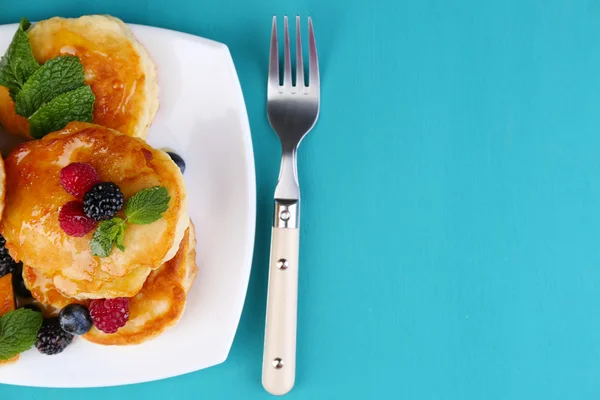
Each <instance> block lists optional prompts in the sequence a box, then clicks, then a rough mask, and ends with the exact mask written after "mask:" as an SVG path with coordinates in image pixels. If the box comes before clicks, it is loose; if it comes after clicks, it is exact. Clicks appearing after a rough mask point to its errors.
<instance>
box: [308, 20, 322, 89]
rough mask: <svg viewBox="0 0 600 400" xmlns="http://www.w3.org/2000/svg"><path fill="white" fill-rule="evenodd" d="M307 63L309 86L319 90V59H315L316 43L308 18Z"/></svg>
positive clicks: (310, 21)
mask: <svg viewBox="0 0 600 400" xmlns="http://www.w3.org/2000/svg"><path fill="white" fill-rule="evenodd" d="M308 62H309V69H308V73H309V74H310V82H309V86H311V87H313V86H314V87H315V89H317V90H318V89H319V58H318V57H317V43H316V42H315V32H314V30H313V23H312V18H311V17H308Z"/></svg>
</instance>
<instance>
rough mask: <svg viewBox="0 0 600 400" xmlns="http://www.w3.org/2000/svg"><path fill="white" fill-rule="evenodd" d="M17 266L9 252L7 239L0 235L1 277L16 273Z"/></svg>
mask: <svg viewBox="0 0 600 400" xmlns="http://www.w3.org/2000/svg"><path fill="white" fill-rule="evenodd" d="M16 266H17V263H16V262H15V260H13V259H12V257H11V256H10V254H8V249H7V248H6V239H4V236H2V235H0V277H3V276H4V275H6V274H9V273H14V272H15V269H16Z"/></svg>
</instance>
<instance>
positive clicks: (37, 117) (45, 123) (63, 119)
mask: <svg viewBox="0 0 600 400" xmlns="http://www.w3.org/2000/svg"><path fill="white" fill-rule="evenodd" d="M95 100H96V97H95V96H94V93H92V89H91V88H90V87H89V86H82V87H80V88H79V89H75V90H71V91H70V92H67V93H63V94H61V95H59V96H57V97H55V98H54V99H52V100H51V101H49V102H48V103H46V104H44V105H42V106H41V107H40V108H39V109H38V110H37V111H36V112H35V113H33V115H32V116H31V117H30V118H29V122H30V128H29V129H30V132H31V136H33V137H34V138H35V139H40V138H42V137H43V136H44V135H46V134H47V133H50V132H54V131H57V130H59V129H62V128H64V127H65V126H67V124H68V123H69V122H72V121H82V122H92V118H93V115H92V112H93V110H94V101H95Z"/></svg>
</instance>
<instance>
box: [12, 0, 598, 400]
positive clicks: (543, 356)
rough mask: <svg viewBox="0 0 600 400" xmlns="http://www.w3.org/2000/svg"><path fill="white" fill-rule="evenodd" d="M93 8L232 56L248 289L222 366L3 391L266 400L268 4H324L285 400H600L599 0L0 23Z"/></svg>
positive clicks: (157, 13)
mask: <svg viewBox="0 0 600 400" xmlns="http://www.w3.org/2000/svg"><path fill="white" fill-rule="evenodd" d="M89 13H110V14H113V15H116V16H118V17H120V18H122V19H124V20H125V21H127V22H132V23H140V24H148V25H155V26H160V27H166V28H171V29H176V30H180V31H184V32H189V33H193V34H197V35H201V36H205V37H208V38H212V39H215V40H218V41H221V42H224V43H226V44H227V45H228V46H229V48H230V49H231V52H232V54H233V58H234V61H235V63H236V65H237V69H238V72H239V75H240V79H241V82H242V86H243V90H244V95H245V97H246V102H247V106H248V112H249V116H250V123H251V127H252V130H253V140H254V149H255V153H256V170H257V185H258V223H257V233H256V248H255V256H254V266H253V272H252V278H251V281H250V287H249V291H248V297H247V300H246V305H245V308H244V313H243V316H242V319H241V323H240V327H239V331H238V333H237V336H236V339H235V343H234V345H233V348H232V350H231V354H230V357H229V359H228V360H227V362H226V363H224V364H222V365H220V366H217V367H214V368H211V369H208V370H204V371H200V372H197V373H193V374H189V375H186V376H181V377H177V378H173V379H168V380H164V381H159V382H154V383H149V384H142V385H133V386H127V387H120V388H105V389H93V390H73V391H63V390H49V389H31V388H17V387H10V386H0V398H1V399H48V400H54V399H63V398H64V397H65V396H69V397H70V396H76V398H83V399H87V400H100V399H122V398H123V399H124V398H134V397H135V398H137V396H139V397H140V398H144V399H168V400H170V399H251V400H252V399H264V398H268V397H269V396H268V395H267V394H266V393H265V392H264V391H263V390H262V387H261V385H260V363H261V355H262V341H263V329H264V316H265V312H264V308H265V298H266V277H267V259H268V247H269V246H268V244H269V236H270V228H269V226H270V218H271V199H272V192H273V188H274V185H275V182H276V179H277V172H278V157H279V144H278V140H277V138H276V135H275V134H274V133H273V132H272V131H271V129H270V128H269V125H268V122H267V119H266V116H265V114H266V112H265V97H266V93H265V78H266V72H267V58H268V38H269V29H270V23H271V17H272V15H273V14H277V15H283V14H284V13H288V14H291V15H293V14H296V13H300V14H301V15H303V16H306V15H309V14H310V15H312V16H313V18H314V23H315V29H316V35H317V44H318V47H319V54H320V62H321V76H322V81H323V88H322V111H321V117H320V120H319V122H318V124H317V126H316V128H315V130H314V131H313V133H311V135H309V137H308V138H307V139H306V141H305V142H304V143H303V146H302V149H301V153H300V158H299V168H300V180H301V184H302V189H303V201H304V203H303V220H302V224H303V225H302V235H301V263H302V264H301V268H302V270H301V282H300V294H301V297H300V301H299V333H298V346H299V347H298V376H297V384H296V388H295V389H294V390H293V392H292V393H291V394H290V395H288V398H289V399H371V398H378V399H490V400H492V399H545V400H547V399H577V400H579V399H597V398H598V397H599V396H600V379H599V378H600V319H599V315H598V313H599V308H598V306H599V304H600V301H599V295H600V287H599V286H600V272H599V271H600V268H599V267H600V251H599V249H598V241H599V239H600V208H599V207H598V204H599V203H600V158H599V157H598V154H599V152H600V134H599V131H600V41H599V38H600V1H598V0H589V1H580V0H570V1H569V0H564V1H556V0H538V1H527V0H513V1H509V0H505V1H477V0H472V1H455V2H452V1H442V0H429V1H404V0H402V1H400V0H387V1H383V0H380V1H368V2H366V1H365V2H362V1H359V0H332V1H325V0H297V1H286V0H264V1H246V0H218V1H211V0H206V1H193V0H187V1H186V0H149V1H136V2H134V1H129V2H128V1H124V0H117V1H115V0H101V1H64V0H55V1H32V0H18V1H16V0H15V1H13V0H0V23H11V22H16V21H17V20H18V19H19V18H20V17H21V16H26V17H28V18H29V19H31V20H39V19H44V18H48V17H51V16H54V15H62V16H78V15H81V14H89ZM199 90H201V89H200V88H199ZM190 351H193V349H191V350H190ZM159 356H160V355H157V357H159ZM81 367H82V368H85V369H87V370H89V373H91V374H93V373H94V366H93V365H82V366H81ZM57 368H60V366H59V365H57ZM1 373H2V372H1V370H0V374H1Z"/></svg>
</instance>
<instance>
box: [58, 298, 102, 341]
mask: <svg viewBox="0 0 600 400" xmlns="http://www.w3.org/2000/svg"><path fill="white" fill-rule="evenodd" d="M58 321H59V322H60V326H61V328H62V329H63V331H65V332H67V333H70V334H71V335H84V334H86V333H88V332H89V331H90V329H92V325H93V324H94V323H93V321H92V318H91V317H90V312H89V311H88V309H87V308H86V307H85V306H82V305H81V304H69V305H68V306H66V307H65V308H63V309H62V310H60V314H58Z"/></svg>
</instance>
